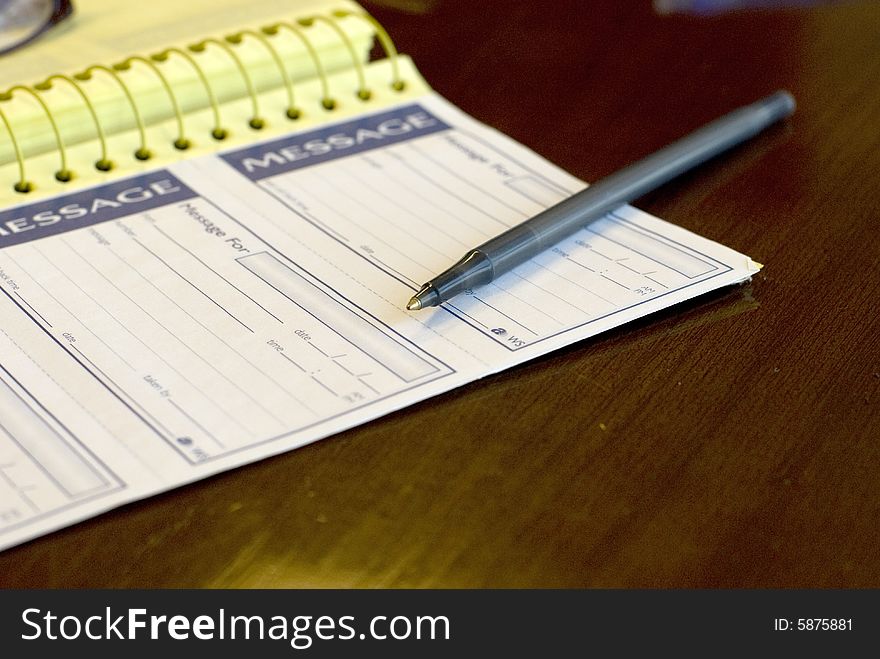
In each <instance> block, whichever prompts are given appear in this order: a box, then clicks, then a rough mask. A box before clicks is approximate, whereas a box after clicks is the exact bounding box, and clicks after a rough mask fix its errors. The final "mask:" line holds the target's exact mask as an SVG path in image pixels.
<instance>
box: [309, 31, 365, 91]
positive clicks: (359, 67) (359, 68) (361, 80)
mask: <svg viewBox="0 0 880 659" xmlns="http://www.w3.org/2000/svg"><path fill="white" fill-rule="evenodd" d="M316 21H317V22H321V23H324V24H325V25H328V26H330V29H332V30H333V31H334V32H335V33H336V34H337V36H338V37H339V40H340V41H342V43H343V44H345V48H346V50H348V54H349V55H351V61H352V63H353V64H354V68H355V72H356V73H357V78H358V89H357V97H358V98H359V99H361V100H362V101H368V100H369V99H370V96H372V93H371V92H370V90H369V89H367V78H366V76H365V75H364V65H363V64H361V60H360V59H359V58H358V56H357V52H355V49H354V44H353V43H352V42H351V39H350V38H349V36H348V35H347V34H346V33H345V30H343V29H342V28H341V27H339V24H338V23H337V22H336V21H335V20H334V19H332V18H329V17H327V16H320V15H318V16H311V17H309V18H300V19H299V20H298V21H297V23H299V24H300V25H302V26H303V27H311V26H312V25H314V24H315V22H316Z"/></svg>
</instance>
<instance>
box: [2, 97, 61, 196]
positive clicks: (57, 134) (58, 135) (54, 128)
mask: <svg viewBox="0 0 880 659" xmlns="http://www.w3.org/2000/svg"><path fill="white" fill-rule="evenodd" d="M18 90H21V91H23V92H25V93H26V94H28V95H30V96H32V97H33V98H35V99H36V101H37V103H39V104H40V107H41V108H43V111H44V112H45V113H46V117H47V118H48V119H49V124H51V126H52V133H54V135H55V144H56V145H57V147H58V154H59V155H60V156H61V168H60V169H59V170H58V171H57V172H55V178H56V179H58V180H59V181H61V182H63V183H66V182H67V181H69V180H70V179H72V178H73V173H72V172H71V171H70V170H69V169H68V168H67V149H65V148H64V142H63V141H62V140H61V132H60V131H59V130H58V123H57V122H56V121H55V116H54V115H53V114H52V110H50V109H49V106H48V105H46V102H45V101H44V100H43V99H42V97H41V96H40V95H39V94H38V93H37V92H35V91H34V90H33V89H31V88H30V87H27V86H25V85H13V86H12V87H10V88H9V89H7V90H6V91H5V92H4V93H3V94H2V95H0V101H8V100H11V99H12V95H13V93H14V92H16V91H18Z"/></svg>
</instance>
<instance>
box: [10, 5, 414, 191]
mask: <svg viewBox="0 0 880 659" xmlns="http://www.w3.org/2000/svg"><path fill="white" fill-rule="evenodd" d="M349 17H352V18H357V19H361V20H363V21H366V22H367V23H369V25H370V26H372V27H373V29H374V30H375V33H376V38H377V39H378V40H379V43H380V45H381V46H382V50H384V52H385V56H386V57H387V58H388V59H389V60H390V65H391V77H392V79H391V84H390V87H391V89H392V90H394V91H397V92H400V91H402V90H403V89H404V88H405V87H406V83H405V82H404V80H403V79H402V78H401V77H400V72H399V68H398V61H397V60H398V53H397V49H396V48H395V46H394V43H393V41H392V40H391V37H390V36H389V35H388V32H387V31H386V30H385V28H383V27H382V25H381V24H380V23H379V21H377V20H376V19H375V18H373V17H372V16H371V15H370V14H368V13H365V12H355V11H349V10H342V9H340V10H336V11H333V12H332V13H331V15H330V16H323V15H315V16H310V17H306V18H299V19H297V20H296V22H295V23H292V22H287V21H281V22H278V23H275V24H273V25H267V26H263V27H261V28H260V29H259V30H258V31H256V30H250V29H245V30H241V31H239V32H236V33H234V34H231V35H228V36H226V37H225V38H224V40H220V39H215V38H207V39H203V40H202V41H199V42H198V43H195V44H191V45H189V46H187V50H188V51H190V52H191V53H195V54H199V53H203V52H205V51H206V50H207V47H208V46H209V45H214V46H217V47H219V48H220V49H222V50H223V51H224V52H225V53H226V54H227V55H228V56H229V58H230V59H231V60H232V62H233V63H234V64H235V67H236V68H237V69H238V71H239V73H241V77H242V80H243V82H244V85H245V88H246V91H247V95H248V96H249V97H250V100H251V108H252V115H251V118H250V119H249V120H248V125H249V126H250V127H251V128H252V129H254V130H259V129H261V128H263V127H264V126H265V125H266V122H265V120H264V119H263V118H262V117H261V116H260V108H259V99H258V97H259V94H258V93H257V90H256V88H255V86H254V83H253V80H252V79H251V76H250V75H249V74H248V71H247V67H246V66H245V65H244V63H243V62H242V60H241V58H240V57H239V56H238V55H237V54H236V53H235V50H234V49H233V48H232V47H231V46H230V44H231V45H232V46H238V45H240V44H241V43H242V42H243V41H244V39H245V37H251V38H253V39H255V40H257V41H259V42H260V43H261V44H262V45H263V47H264V48H265V49H266V50H267V52H268V53H269V55H270V56H271V58H272V60H273V61H274V62H275V64H276V66H277V68H278V72H279V76H280V78H281V81H282V82H283V84H284V88H285V91H286V94H287V109H286V110H285V116H286V117H287V118H288V119H291V120H296V119H299V118H300V117H301V116H302V111H301V110H300V109H299V108H298V107H297V106H296V103H295V95H294V84H293V81H292V79H291V77H290V73H289V72H288V70H287V67H286V66H285V64H284V61H283V59H282V58H281V55H280V54H279V52H278V50H277V49H276V48H275V47H274V46H273V45H272V43H271V40H270V39H269V38H267V37H272V38H273V39H274V38H275V37H277V36H278V35H279V34H280V32H281V30H282V29H285V30H287V31H289V32H290V33H291V34H293V35H294V36H295V37H296V38H297V39H298V40H299V41H300V42H301V43H302V45H303V46H304V47H305V49H306V52H307V54H308V56H309V59H310V60H311V62H312V65H313V67H314V71H315V74H316V76H317V78H318V81H319V83H320V86H321V101H320V102H321V107H322V108H323V109H325V110H328V111H329V110H333V109H335V108H336V100H335V99H334V98H333V97H332V96H331V95H330V83H329V80H328V77H327V72H326V69H325V68H324V65H323V63H322V62H321V57H320V56H319V55H318V52H317V50H316V49H315V47H314V44H313V43H312V41H311V39H310V38H309V37H308V35H307V34H306V30H304V29H302V28H306V29H308V28H311V27H312V26H314V25H315V24H316V23H321V24H324V25H326V26H327V27H328V28H329V29H331V30H332V31H333V32H334V33H335V34H336V35H337V36H338V37H339V40H340V41H341V42H342V44H343V45H344V47H345V49H346V51H347V52H348V54H349V55H350V57H351V60H352V64H353V67H354V69H355V74H356V75H357V81H358V88H357V90H356V91H355V95H356V96H357V98H358V99H360V100H361V101H368V100H369V99H370V98H371V97H372V92H371V91H370V89H369V88H368V87H367V84H366V74H365V72H364V65H363V63H362V62H361V61H360V58H358V56H357V51H356V50H355V46H354V43H353V42H352V40H351V38H350V37H349V36H348V34H347V33H346V32H345V30H344V29H343V28H342V27H341V26H340V25H339V23H338V20H337V19H344V18H349ZM187 50H183V49H181V48H176V47H171V48H166V49H165V50H163V51H162V52H160V53H155V54H152V55H150V56H149V57H142V56H140V55H133V56H131V57H128V58H127V59H125V60H124V61H122V62H119V63H117V64H114V65H112V67H107V66H104V65H103V64H94V65H92V66H90V67H88V68H87V69H85V70H84V71H82V72H80V73H75V74H73V76H72V77H69V76H66V75H64V74H60V73H59V74H54V75H51V76H49V77H48V78H46V79H45V80H44V81H42V82H39V83H36V84H35V85H33V86H32V87H31V86H27V85H14V86H13V87H10V88H9V89H7V90H6V91H5V92H0V103H2V102H5V101H10V100H12V98H13V94H14V92H16V91H22V92H24V93H26V94H28V95H30V96H32V97H33V98H34V99H35V100H36V101H37V103H38V104H39V105H40V106H41V108H42V109H43V111H44V112H45V114H46V117H47V119H48V120H49V123H50V125H51V127H52V132H53V134H54V137H55V143H56V148H57V150H58V154H59V156H60V159H61V167H60V169H58V171H56V172H55V178H56V179H57V180H58V181H60V182H63V183H66V182H69V181H71V180H72V179H73V177H74V175H73V172H72V171H71V170H70V169H69V168H68V163H67V150H66V148H65V145H64V141H63V140H62V138H61V132H60V130H59V129H58V123H57V121H56V120H55V116H54V115H53V113H52V110H51V109H50V108H49V106H48V105H47V104H46V102H45V101H44V99H43V98H42V96H41V95H40V93H39V92H46V91H49V90H50V89H52V88H53V84H52V83H53V81H55V80H63V81H65V82H67V83H68V84H69V85H70V86H72V87H73V88H74V90H75V91H76V92H77V94H78V95H79V97H80V98H81V99H82V101H83V103H84V104H85V106H86V109H87V110H88V112H89V115H90V116H91V118H92V122H93V123H94V125H95V133H96V135H97V138H98V141H99V142H100V149H101V157H100V158H99V159H98V160H97V161H95V168H96V169H98V170H100V171H104V172H107V171H110V170H111V169H113V167H114V164H113V162H112V161H111V160H110V158H109V157H108V149H107V137H106V132H105V131H104V128H103V126H102V125H101V121H100V119H99V117H98V113H97V111H96V110H95V106H94V103H93V102H92V101H91V99H90V98H89V95H88V93H87V91H86V90H85V89H84V88H83V85H81V84H80V83H81V82H88V81H90V80H92V79H93V73H94V72H95V71H102V72H104V73H106V74H108V75H110V76H111V77H112V78H113V80H114V81H115V82H116V84H117V85H118V86H119V87H120V88H121V89H122V92H123V94H124V95H125V98H126V100H127V102H128V105H129V106H130V107H131V111H132V114H133V116H134V120H135V124H136V126H137V130H138V136H139V141H140V146H139V147H138V148H137V150H136V151H135V152H134V157H135V158H137V159H138V160H149V159H150V158H151V157H152V152H151V151H150V149H149V148H148V147H147V134H146V126H145V124H144V120H143V117H142V115H141V112H140V110H139V109H138V105H137V102H136V101H135V98H134V94H132V92H131V90H130V89H129V87H128V85H127V84H126V82H125V80H123V77H122V76H121V75H120V73H125V72H127V71H129V70H131V69H132V68H133V67H132V64H133V63H134V62H139V63H141V64H144V65H145V66H147V67H149V68H150V69H151V70H152V71H153V73H155V74H156V76H157V78H158V79H159V82H160V83H161V84H162V87H163V88H164V89H165V92H166V93H167V95H168V98H169V100H170V102H171V107H172V110H173V114H174V117H175V119H176V122H177V138H176V139H175V140H174V141H173V145H174V147H175V148H176V149H179V150H185V149H188V148H189V147H190V146H191V145H192V142H191V141H190V140H189V139H188V138H187V137H186V135H185V130H184V129H185V122H184V118H183V111H182V110H181V107H180V103H179V101H178V99H177V95H176V94H175V92H174V87H173V85H172V84H171V83H170V82H169V81H168V79H167V77H166V76H165V75H164V73H163V72H162V70H161V67H160V66H157V63H158V64H163V63H165V62H167V61H168V60H169V59H170V56H171V55H172V54H175V55H178V56H180V57H182V58H184V59H185V60H186V61H187V62H188V63H189V64H190V66H191V67H192V68H193V70H194V71H195V72H196V75H197V76H198V78H199V80H200V81H201V83H202V86H203V87H204V89H205V94H206V96H207V99H208V104H209V106H210V108H211V111H212V114H213V119H214V126H213V128H212V129H211V137H213V138H214V139H215V140H223V139H225V138H226V137H227V135H228V131H227V130H226V129H225V128H223V126H222V124H221V121H220V104H219V102H218V100H217V96H216V94H215V93H214V90H213V88H212V85H211V82H210V80H209V78H208V76H207V75H206V74H205V71H204V69H203V68H202V67H201V66H200V65H199V63H198V61H197V58H196V57H194V56H193V55H191V54H190V52H187ZM0 121H2V123H3V125H4V127H5V128H6V131H7V133H9V139H10V142H11V144H12V148H13V151H14V153H15V160H16V162H17V164H18V173H19V176H18V178H19V180H18V181H17V182H16V183H15V184H14V185H13V189H14V190H15V191H16V192H20V193H27V192H30V191H32V190H33V189H34V185H33V183H31V182H30V181H28V180H27V176H26V173H25V172H26V168H25V160H26V156H25V155H24V153H23V152H22V149H21V144H20V143H19V141H18V138H17V137H16V135H15V129H14V127H13V125H12V123H11V122H10V121H9V117H8V116H7V114H6V113H5V112H4V111H3V108H2V107H0Z"/></svg>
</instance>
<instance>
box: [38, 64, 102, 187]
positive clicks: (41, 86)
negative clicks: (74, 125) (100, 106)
mask: <svg viewBox="0 0 880 659" xmlns="http://www.w3.org/2000/svg"><path fill="white" fill-rule="evenodd" d="M53 80H63V81H64V82H66V83H68V84H69V85H70V86H71V87H73V88H74V89H75V90H76V92H77V94H79V97H80V98H81V99H82V100H83V103H84V104H85V106H86V108H87V109H88V111H89V114H90V115H91V117H92V122H93V123H94V124H95V132H96V133H97V134H98V142H99V143H100V145H101V157H100V158H99V159H98V160H97V161H95V169H97V170H99V171H102V172H109V171H110V170H111V169H113V162H112V161H111V160H110V158H108V156H107V136H106V135H105V133H104V128H103V126H101V121H100V120H99V119H98V113H97V112H95V106H94V105H92V102H91V101H90V100H89V97H88V95H87V94H86V93H85V91H83V88H82V86H81V85H80V84H79V83H78V82H77V81H76V80H74V79H73V78H70V77H69V76H66V75H64V74H62V73H56V74H55V75H51V76H49V77H48V78H46V79H45V80H44V81H43V82H38V83H37V84H35V85H34V89H37V90H39V91H49V90H50V89H52V81H53Z"/></svg>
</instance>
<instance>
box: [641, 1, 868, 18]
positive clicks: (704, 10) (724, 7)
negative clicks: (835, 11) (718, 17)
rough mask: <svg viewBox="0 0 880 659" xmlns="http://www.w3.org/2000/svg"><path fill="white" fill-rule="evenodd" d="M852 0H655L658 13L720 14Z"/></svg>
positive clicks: (655, 8)
mask: <svg viewBox="0 0 880 659" xmlns="http://www.w3.org/2000/svg"><path fill="white" fill-rule="evenodd" d="M847 1H851V0H654V10H655V11H656V12H657V13H658V14H674V13H686V14H704V15H708V14H720V13H723V12H727V11H737V10H740V9H788V8H797V7H810V6H813V5H825V4H840V3H841V2H847Z"/></svg>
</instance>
